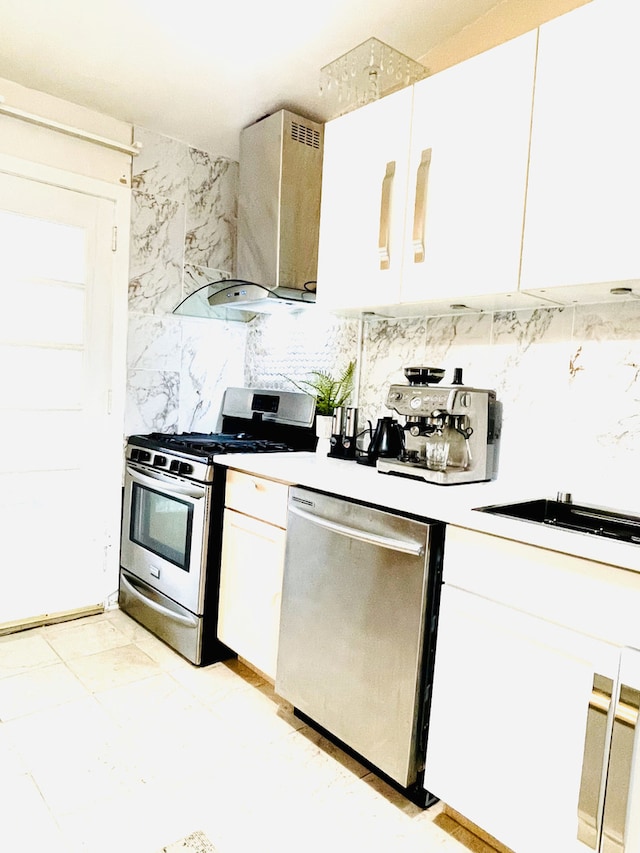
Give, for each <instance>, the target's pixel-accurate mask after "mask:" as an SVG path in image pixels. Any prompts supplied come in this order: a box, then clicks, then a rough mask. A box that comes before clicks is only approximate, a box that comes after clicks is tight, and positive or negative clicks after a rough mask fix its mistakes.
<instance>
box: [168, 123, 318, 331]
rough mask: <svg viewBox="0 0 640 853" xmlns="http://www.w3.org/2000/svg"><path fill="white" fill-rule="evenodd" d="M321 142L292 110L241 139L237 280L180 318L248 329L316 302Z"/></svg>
mask: <svg viewBox="0 0 640 853" xmlns="http://www.w3.org/2000/svg"><path fill="white" fill-rule="evenodd" d="M323 136H324V128H323V125H321V124H317V123H316V122H312V121H309V120H308V119H305V118H301V117H300V116H298V115H295V113H292V112H289V111H288V110H280V112H277V113H274V114H273V115H271V116H267V117H266V118H264V119H261V120H260V121H258V122H256V124H252V125H250V126H249V127H247V128H245V129H244V130H243V131H242V132H241V134H240V182H239V192H238V243H237V268H238V278H237V279H231V280H228V281H227V280H218V281H212V282H209V283H207V284H205V285H204V286H203V287H201V288H200V289H199V290H196V291H195V292H194V293H192V294H190V295H189V296H187V297H186V298H185V299H183V301H182V302H181V303H180V304H179V305H178V306H177V308H175V309H174V312H173V313H174V314H183V315H185V314H186V315H189V316H196V317H213V318H216V319H225V320H241V321H247V320H251V319H252V318H253V317H255V316H256V314H258V313H272V312H274V311H282V310H286V311H293V310H302V309H305V308H306V307H308V306H309V305H311V304H313V303H314V302H315V284H316V282H315V278H316V271H317V266H318V231H319V227H320V191H321V183H322V149H323Z"/></svg>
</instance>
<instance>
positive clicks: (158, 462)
mask: <svg viewBox="0 0 640 853" xmlns="http://www.w3.org/2000/svg"><path fill="white" fill-rule="evenodd" d="M166 464H167V457H166V456H161V455H160V454H159V453H156V455H155V456H154V457H153V465H154V468H162V467H163V465H166Z"/></svg>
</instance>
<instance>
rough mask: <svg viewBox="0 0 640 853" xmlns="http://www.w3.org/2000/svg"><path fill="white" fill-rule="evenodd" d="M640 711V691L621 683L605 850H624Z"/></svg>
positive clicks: (607, 797)
mask: <svg viewBox="0 0 640 853" xmlns="http://www.w3.org/2000/svg"><path fill="white" fill-rule="evenodd" d="M639 713H640V691H639V690H635V689H634V688H633V687H629V686H627V685H626V684H621V685H620V698H619V699H618V701H617V703H616V708H615V714H614V717H613V733H612V735H611V752H610V754H609V772H608V775H607V789H606V792H605V799H604V814H603V817H602V853H624V849H625V839H624V836H625V832H626V823H627V806H628V804H629V789H630V787H631V770H632V759H633V748H634V745H635V739H636V728H637V725H638V714H639Z"/></svg>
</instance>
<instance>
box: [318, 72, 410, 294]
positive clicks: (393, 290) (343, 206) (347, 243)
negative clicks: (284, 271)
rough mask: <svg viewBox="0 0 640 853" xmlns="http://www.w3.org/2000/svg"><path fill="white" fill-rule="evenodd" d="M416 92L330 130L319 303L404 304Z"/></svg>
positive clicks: (386, 100) (374, 106)
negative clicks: (403, 271)
mask: <svg viewBox="0 0 640 853" xmlns="http://www.w3.org/2000/svg"><path fill="white" fill-rule="evenodd" d="M412 95H413V90H412V89H411V88H408V89H403V90H401V91H400V92H397V93H395V94H393V95H389V96H387V97H386V98H382V99H381V100H379V101H375V102H374V103H372V104H368V105H367V106H365V107H362V108H361V109H358V110H355V111H354V112H351V113H348V114H347V115H345V116H342V117H341V118H338V119H335V120H334V121H331V122H329V123H328V124H327V125H326V127H325V138H324V145H325V148H324V160H323V174H322V205H321V214H320V245H319V252H318V305H320V306H324V307H326V308H331V309H334V308H337V309H349V308H355V309H358V308H363V307H367V306H373V305H377V304H389V303H395V302H398V301H399V295H400V275H401V268H402V243H403V234H404V214H405V204H406V192H407V169H408V157H409V131H410V127H411V101H412Z"/></svg>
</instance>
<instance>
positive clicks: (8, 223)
mask: <svg viewBox="0 0 640 853" xmlns="http://www.w3.org/2000/svg"><path fill="white" fill-rule="evenodd" d="M85 240H86V234H85V229H84V228H78V227H77V226H76V225H65V224H63V223H61V222H50V221H47V220H45V219H37V218H36V217H33V216H22V215H20V214H17V213H12V212H11V211H9V210H0V258H1V259H2V260H1V261H0V268H3V275H4V274H6V273H8V274H11V273H13V275H17V274H20V275H23V276H32V277H34V278H53V279H57V280H59V281H69V282H83V281H85V279H86V249H85Z"/></svg>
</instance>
